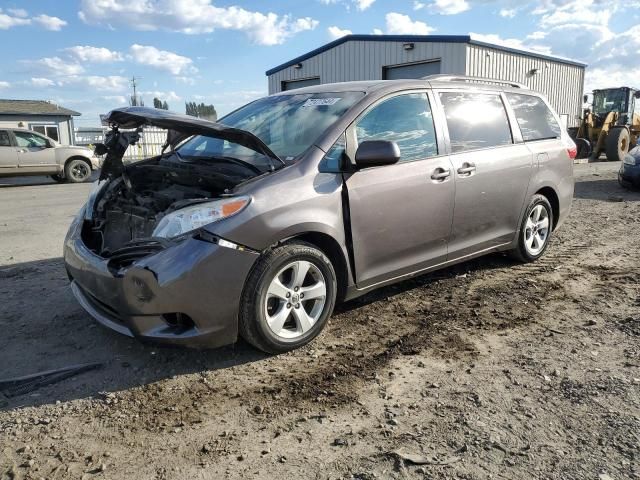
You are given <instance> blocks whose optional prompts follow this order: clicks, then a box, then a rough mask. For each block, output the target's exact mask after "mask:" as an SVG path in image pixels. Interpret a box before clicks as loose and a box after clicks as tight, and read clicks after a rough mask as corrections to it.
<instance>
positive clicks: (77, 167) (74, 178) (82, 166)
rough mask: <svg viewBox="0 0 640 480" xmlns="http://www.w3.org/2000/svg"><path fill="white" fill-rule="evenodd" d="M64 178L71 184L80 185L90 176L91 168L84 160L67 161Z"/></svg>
mask: <svg viewBox="0 0 640 480" xmlns="http://www.w3.org/2000/svg"><path fill="white" fill-rule="evenodd" d="M64 176H65V178H66V179H67V181H69V182H71V183H82V182H85V181H87V179H88V178H89V177H90V176H91V167H90V166H89V164H88V163H87V162H85V161H84V160H80V159H74V160H69V161H68V162H67V164H66V165H65V166H64Z"/></svg>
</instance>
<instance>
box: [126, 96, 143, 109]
mask: <svg viewBox="0 0 640 480" xmlns="http://www.w3.org/2000/svg"><path fill="white" fill-rule="evenodd" d="M129 104H130V105H131V106H132V107H144V102H143V101H142V98H140V97H139V96H138V95H131V97H129Z"/></svg>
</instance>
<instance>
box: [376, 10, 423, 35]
mask: <svg viewBox="0 0 640 480" xmlns="http://www.w3.org/2000/svg"><path fill="white" fill-rule="evenodd" d="M385 19H386V23H387V33H389V34H398V35H429V34H430V33H431V32H433V31H434V30H435V28H433V27H430V26H429V25H427V24H426V23H424V22H420V21H418V20H415V21H414V20H411V17H409V15H403V14H401V13H396V12H391V13H387V15H386V17H385Z"/></svg>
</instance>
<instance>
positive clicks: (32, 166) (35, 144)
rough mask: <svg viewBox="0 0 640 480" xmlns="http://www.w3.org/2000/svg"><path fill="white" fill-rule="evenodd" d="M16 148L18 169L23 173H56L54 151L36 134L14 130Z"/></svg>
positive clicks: (56, 166)
mask: <svg viewBox="0 0 640 480" xmlns="http://www.w3.org/2000/svg"><path fill="white" fill-rule="evenodd" d="M13 134H14V136H15V140H16V144H17V146H18V168H19V169H20V171H21V172H24V173H40V172H41V173H57V171H58V165H57V163H56V151H55V148H53V147H52V146H51V144H50V143H49V141H48V140H47V139H46V138H45V137H43V136H41V135H38V134H37V133H34V132H27V131H19V130H14V132H13Z"/></svg>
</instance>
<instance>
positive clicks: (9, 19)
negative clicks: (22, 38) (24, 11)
mask: <svg viewBox="0 0 640 480" xmlns="http://www.w3.org/2000/svg"><path fill="white" fill-rule="evenodd" d="M10 13H11V12H10ZM30 23H31V20H30V19H28V18H23V17H22V16H20V15H16V14H15V13H14V14H13V15H7V14H6V13H2V10H0V30H8V29H9V28H12V27H18V26H21V25H29V24H30Z"/></svg>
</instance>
